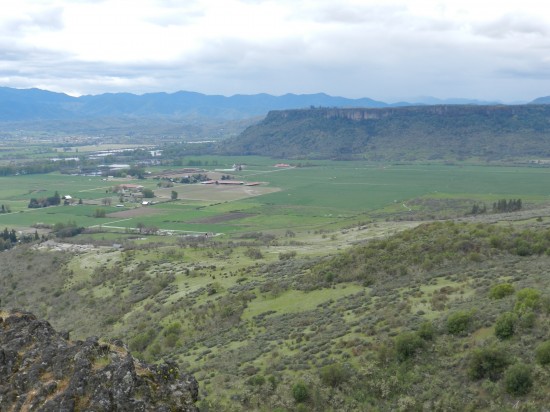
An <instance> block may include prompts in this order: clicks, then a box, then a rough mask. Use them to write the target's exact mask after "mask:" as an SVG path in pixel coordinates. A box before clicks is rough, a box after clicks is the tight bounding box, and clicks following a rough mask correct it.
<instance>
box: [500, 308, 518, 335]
mask: <svg viewBox="0 0 550 412" xmlns="http://www.w3.org/2000/svg"><path fill="white" fill-rule="evenodd" d="M517 322H518V317H517V315H516V314H515V313H512V312H505V313H503V314H502V315H500V316H499V317H498V318H497V320H496V322H495V336H496V337H497V338H499V339H507V338H509V337H510V336H512V335H513V334H514V332H515V329H516V324H517Z"/></svg>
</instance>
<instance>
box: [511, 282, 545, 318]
mask: <svg viewBox="0 0 550 412" xmlns="http://www.w3.org/2000/svg"><path fill="white" fill-rule="evenodd" d="M539 303H540V292H539V291H538V290H536V289H532V288H525V289H521V290H520V291H518V292H517V293H516V304H515V306H514V310H515V311H516V312H519V313H525V312H529V311H531V310H535V309H537V307H538V306H539Z"/></svg>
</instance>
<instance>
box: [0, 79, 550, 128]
mask: <svg viewBox="0 0 550 412" xmlns="http://www.w3.org/2000/svg"><path fill="white" fill-rule="evenodd" d="M541 99H547V100H543V101H541V103H548V102H549V101H550V98H548V97H547V98H541ZM537 100H539V99H537ZM536 102H537V101H535V103H536ZM494 103H495V102H482V101H478V100H469V99H447V100H440V99H436V98H432V97H422V98H419V101H418V102H415V103H409V102H399V103H393V104H388V103H385V102H381V101H377V100H373V99H369V98H366V97H365V98H361V99H347V98H344V97H336V96H329V95H327V94H324V93H317V94H300V95H297V94H285V95H283V96H273V95H270V94H265V93H262V94H254V95H234V96H230V97H226V96H219V95H205V94H201V93H195V92H188V91H179V92H176V93H148V94H143V95H135V94H131V93H105V94H100V95H94V96H92V95H88V96H81V97H72V96H68V95H66V94H63V93H54V92H50V91H46V90H40V89H13V88H8V87H0V121H3V122H10V121H36V120H41V121H44V120H84V119H93V118H107V117H108V118H117V117H140V118H144V117H145V118H155V117H172V118H201V117H209V118H217V119H226V120H235V119H245V118H251V117H256V116H264V115H266V114H267V113H268V112H269V111H271V110H284V109H300V108H310V107H329V108H330V107H332V108H334V107H342V108H356V107H365V108H382V107H396V106H414V105H425V104H474V105H479V104H494Z"/></svg>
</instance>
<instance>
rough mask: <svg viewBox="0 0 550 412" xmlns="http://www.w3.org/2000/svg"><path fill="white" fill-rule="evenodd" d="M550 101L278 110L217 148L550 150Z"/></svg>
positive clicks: (272, 152) (272, 151) (422, 154)
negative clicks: (477, 104)
mask: <svg viewBox="0 0 550 412" xmlns="http://www.w3.org/2000/svg"><path fill="white" fill-rule="evenodd" d="M549 136H550V105H517V106H503V105H494V106H476V105H437V106H407V107H389V108H310V109H295V110H277V111H271V112H269V113H268V115H267V117H266V118H265V119H264V120H262V121H261V122H259V123H257V124H255V125H253V126H250V127H249V128H247V129H246V130H245V131H243V132H242V133H241V135H239V136H238V137H235V138H233V139H228V140H226V141H224V142H223V143H222V144H220V149H219V151H220V153H223V154H233V155H236V154H239V155H263V156H271V157H279V158H287V159H292V158H294V159H306V158H308V159H338V160H352V159H361V160H374V161H402V160H406V161H417V160H422V161H426V160H430V161H432V160H440V161H454V160H465V159H472V160H489V161H510V160H514V159H521V161H529V160H532V159H546V158H549V157H550V150H549V149H548V148H549V147H550V146H549V144H550V137H549Z"/></svg>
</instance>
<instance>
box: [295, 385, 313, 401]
mask: <svg viewBox="0 0 550 412" xmlns="http://www.w3.org/2000/svg"><path fill="white" fill-rule="evenodd" d="M292 397H293V398H294V400H295V401H296V402H298V403H300V402H305V401H307V400H308V399H309V389H308V387H307V386H306V384H305V383H304V382H298V383H295V384H294V386H293V387H292Z"/></svg>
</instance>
